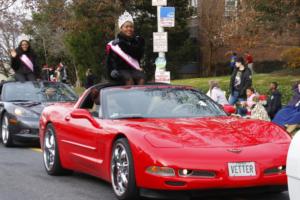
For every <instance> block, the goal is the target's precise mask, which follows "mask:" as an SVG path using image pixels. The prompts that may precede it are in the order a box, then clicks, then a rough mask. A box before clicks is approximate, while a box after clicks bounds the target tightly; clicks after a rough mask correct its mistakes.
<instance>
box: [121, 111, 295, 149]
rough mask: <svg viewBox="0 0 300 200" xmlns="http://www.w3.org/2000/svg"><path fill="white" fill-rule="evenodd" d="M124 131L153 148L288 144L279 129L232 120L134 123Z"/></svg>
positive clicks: (154, 120) (196, 119)
mask: <svg viewBox="0 0 300 200" xmlns="http://www.w3.org/2000/svg"><path fill="white" fill-rule="evenodd" d="M124 125H126V127H130V128H133V129H135V131H136V132H139V133H141V132H142V133H143V134H145V136H144V137H145V139H146V140H147V141H148V142H149V143H150V144H151V145H153V146H154V147H183V146H185V147H241V146H251V145H260V144H264V143H289V142H290V137H289V136H288V134H286V133H285V131H284V130H283V129H281V128H280V127H278V126H276V125H274V124H272V123H270V122H265V121H260V120H246V119H241V118H234V117H214V118H183V119H140V120H138V119H134V120H126V123H125V124H124Z"/></svg>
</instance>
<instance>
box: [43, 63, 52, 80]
mask: <svg viewBox="0 0 300 200" xmlns="http://www.w3.org/2000/svg"><path fill="white" fill-rule="evenodd" d="M49 70H50V68H49V67H48V65H47V64H45V65H43V68H42V74H41V75H42V80H44V81H49V80H50V75H49Z"/></svg>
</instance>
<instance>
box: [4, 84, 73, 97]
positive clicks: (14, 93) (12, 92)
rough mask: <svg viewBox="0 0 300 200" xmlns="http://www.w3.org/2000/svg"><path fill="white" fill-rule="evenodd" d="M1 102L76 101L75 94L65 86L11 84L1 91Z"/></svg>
mask: <svg viewBox="0 0 300 200" xmlns="http://www.w3.org/2000/svg"><path fill="white" fill-rule="evenodd" d="M1 96H2V101H11V102H15V101H19V102H26V101H32V102H68V101H76V100H77V98H78V97H77V95H76V93H75V92H74V91H73V90H72V89H71V88H70V87H69V86H68V85H66V84H63V83H54V82H24V83H21V82H11V83H6V84H5V85H4V86H3V90H2V95H1Z"/></svg>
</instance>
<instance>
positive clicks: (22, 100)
mask: <svg viewBox="0 0 300 200" xmlns="http://www.w3.org/2000/svg"><path fill="white" fill-rule="evenodd" d="M7 102H33V101H31V100H24V99H16V100H8V101H7Z"/></svg>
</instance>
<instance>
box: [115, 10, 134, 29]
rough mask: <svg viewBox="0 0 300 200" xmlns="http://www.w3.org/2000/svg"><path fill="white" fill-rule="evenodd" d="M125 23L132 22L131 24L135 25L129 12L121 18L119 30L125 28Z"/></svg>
mask: <svg viewBox="0 0 300 200" xmlns="http://www.w3.org/2000/svg"><path fill="white" fill-rule="evenodd" d="M125 22H131V23H133V17H132V15H131V14H130V13H129V12H127V11H126V10H125V12H124V13H123V14H122V15H121V16H120V17H119V21H118V24H119V28H121V27H122V26H123V24H125Z"/></svg>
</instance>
